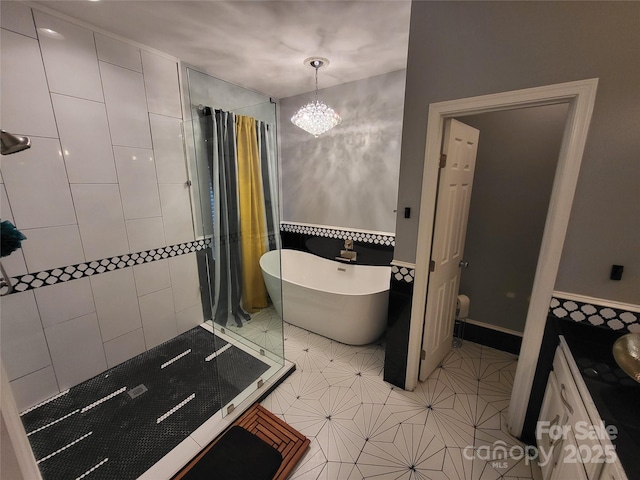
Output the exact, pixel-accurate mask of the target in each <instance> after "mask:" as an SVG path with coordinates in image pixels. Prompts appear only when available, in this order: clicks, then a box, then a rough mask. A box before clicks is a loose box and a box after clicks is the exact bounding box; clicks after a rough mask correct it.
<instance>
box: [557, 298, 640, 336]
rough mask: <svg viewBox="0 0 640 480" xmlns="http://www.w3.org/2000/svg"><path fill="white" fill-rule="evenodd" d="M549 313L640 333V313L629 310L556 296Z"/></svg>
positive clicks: (595, 324)
mask: <svg viewBox="0 0 640 480" xmlns="http://www.w3.org/2000/svg"><path fill="white" fill-rule="evenodd" d="M549 313H550V314H551V315H553V316H554V317H557V318H564V319H566V320H573V321H575V322H586V323H589V324H591V325H594V326H596V327H602V328H608V329H610V330H616V331H622V332H626V331H628V332H633V333H640V313H638V312H632V311H629V310H623V309H618V308H612V307H609V306H603V305H598V304H596V303H587V302H580V301H578V300H568V299H565V298H561V297H556V296H554V297H552V298H551V303H550V305H549Z"/></svg>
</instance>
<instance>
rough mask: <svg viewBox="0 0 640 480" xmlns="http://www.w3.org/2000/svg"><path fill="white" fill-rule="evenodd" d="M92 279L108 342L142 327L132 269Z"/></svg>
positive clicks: (104, 338) (100, 318)
mask: <svg viewBox="0 0 640 480" xmlns="http://www.w3.org/2000/svg"><path fill="white" fill-rule="evenodd" d="M90 279H91V288H92V289H93V298H94V301H95V304H96V312H98V321H99V322H100V331H101V332H102V340H103V341H104V342H108V341H109V340H113V339H114V338H116V337H119V336H121V335H124V334H125V333H129V332H132V331H134V330H137V329H139V328H140V327H141V326H142V322H141V320H140V308H139V306H138V296H137V294H136V285H135V281H134V279H133V269H132V268H123V269H121V270H114V271H113V272H108V273H103V274H100V275H94V276H92V277H90Z"/></svg>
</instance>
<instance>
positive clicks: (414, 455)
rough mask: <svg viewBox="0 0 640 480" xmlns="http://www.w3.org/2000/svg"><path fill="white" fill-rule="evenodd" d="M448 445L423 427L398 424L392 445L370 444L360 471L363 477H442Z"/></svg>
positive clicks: (360, 462)
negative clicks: (446, 446)
mask: <svg viewBox="0 0 640 480" xmlns="http://www.w3.org/2000/svg"><path fill="white" fill-rule="evenodd" d="M445 451H446V449H445V445H444V443H443V442H442V441H441V440H440V439H439V438H437V437H436V435H434V434H433V433H432V432H431V431H430V430H429V429H427V428H425V427H423V426H420V425H409V424H402V425H398V427H397V431H396V435H395V436H394V437H393V441H392V442H388V441H370V442H367V444H366V445H365V447H364V449H363V451H362V454H361V455H360V458H359V459H358V469H359V470H360V472H361V473H362V476H363V478H402V479H404V478H406V479H411V478H432V477H434V476H436V475H438V476H440V475H439V474H442V466H443V465H444V457H445Z"/></svg>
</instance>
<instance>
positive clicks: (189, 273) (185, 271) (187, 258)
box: [169, 253, 200, 312]
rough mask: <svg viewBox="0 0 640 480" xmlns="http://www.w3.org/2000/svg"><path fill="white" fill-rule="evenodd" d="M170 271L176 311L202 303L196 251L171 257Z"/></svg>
mask: <svg viewBox="0 0 640 480" xmlns="http://www.w3.org/2000/svg"><path fill="white" fill-rule="evenodd" d="M169 271H170V272H171V284H172V288H173V299H174V302H175V307H176V310H175V311H176V312H181V311H182V310H185V309H187V308H189V307H192V306H193V305H197V304H199V303H200V282H199V280H198V261H197V259H196V254H195V253H188V254H186V255H179V256H177V257H171V258H169Z"/></svg>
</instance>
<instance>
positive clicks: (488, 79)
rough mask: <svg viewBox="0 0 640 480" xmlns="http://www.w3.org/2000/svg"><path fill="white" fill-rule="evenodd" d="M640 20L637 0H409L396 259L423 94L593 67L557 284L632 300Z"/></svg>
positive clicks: (638, 204) (411, 195)
mask: <svg viewBox="0 0 640 480" xmlns="http://www.w3.org/2000/svg"><path fill="white" fill-rule="evenodd" d="M639 19H640V3H635V2H413V5H412V14H411V27H410V35H409V54H408V63H407V87H406V94H405V97H406V100H405V109H404V126H403V134H402V155H401V166H400V183H399V195H398V206H399V208H402V207H404V206H411V207H412V208H413V210H414V211H415V212H416V214H415V215H412V218H411V219H404V218H398V220H397V225H396V248H395V257H396V259H397V260H404V261H407V262H414V261H415V254H416V241H417V232H418V215H417V213H418V209H419V205H420V194H421V179H422V168H423V161H424V151H425V132H426V123H427V112H428V107H429V104H430V103H433V102H439V101H444V100H452V99H459V98H465V97H471V96H475V95H484V94H489V93H497V92H504V91H509V90H517V89H522V88H529V87H535V86H540V85H549V84H555V83H561V82H568V81H575V80H582V79H587V78H594V77H599V78H600V81H599V86H598V92H597V98H596V103H595V109H594V112H593V119H592V122H591V128H590V131H589V138H588V140H587V144H586V149H585V152H584V157H583V163H582V169H581V172H580V177H579V180H578V186H577V191H576V195H575V199H574V204H573V210H572V213H571V219H570V222H569V228H568V232H567V237H566V240H565V246H564V251H563V255H562V260H561V263H560V270H559V274H558V278H557V282H556V285H555V288H556V289H557V290H562V291H567V292H572V293H577V294H582V295H590V296H594V297H599V298H607V299H610V300H615V301H621V302H629V303H636V304H637V303H640V248H638V232H639V231H640V189H638V185H639V184H640V162H639V161H638V152H640V135H638V119H639V118H640V87H639V85H640V55H638V45H639V44H640V29H638V22H639ZM613 263H616V264H623V265H625V272H624V276H623V280H622V281H619V282H616V281H612V280H609V271H610V268H611V264H613Z"/></svg>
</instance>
